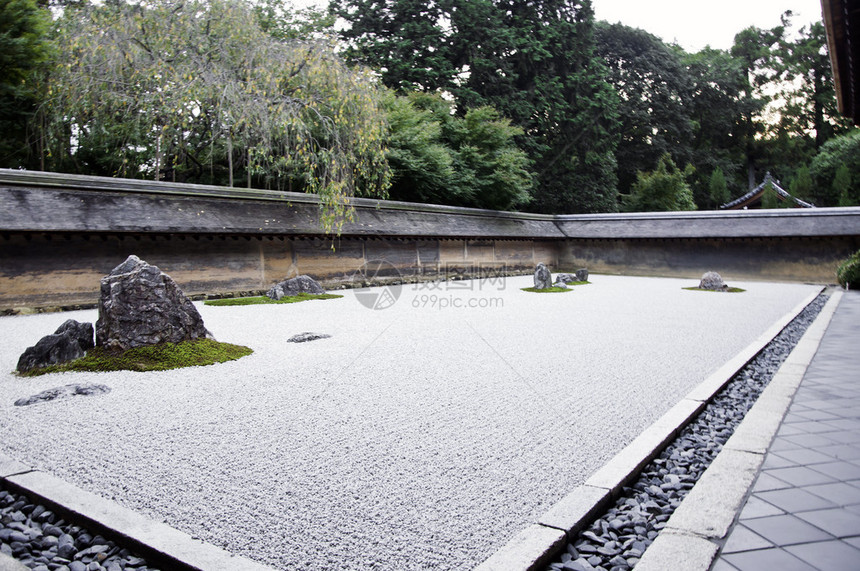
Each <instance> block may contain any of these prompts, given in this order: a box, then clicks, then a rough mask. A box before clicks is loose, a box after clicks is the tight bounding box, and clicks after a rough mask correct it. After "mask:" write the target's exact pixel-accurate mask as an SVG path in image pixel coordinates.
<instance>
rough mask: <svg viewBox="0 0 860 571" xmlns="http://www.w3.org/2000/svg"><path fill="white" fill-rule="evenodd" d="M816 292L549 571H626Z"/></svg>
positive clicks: (812, 309) (819, 301)
mask: <svg viewBox="0 0 860 571" xmlns="http://www.w3.org/2000/svg"><path fill="white" fill-rule="evenodd" d="M828 298H829V294H827V293H822V294H821V295H819V296H818V297H817V298H815V300H813V301H812V302H811V303H810V304H809V305H807V306H806V308H804V309H803V311H801V312H800V313H799V314H798V316H797V317H795V318H794V319H793V320H792V321H791V323H789V324H788V325H787V326H786V327H785V329H783V330H782V332H780V334H779V335H777V336H776V337H775V338H774V339H773V341H771V342H770V343H769V344H768V345H767V346H766V347H765V348H764V349H762V351H761V352H760V353H759V354H758V355H757V356H756V357H755V358H754V359H753V360H752V361H750V362H749V363H748V364H747V365H746V366H745V367H744V368H743V369H741V370H740V371H739V372H738V373H737V374H736V375H735V376H734V377H733V378H732V380H731V381H730V382H729V383H728V384H727V385H726V386H725V387H724V388H723V389H722V390H721V391H720V392H719V393H717V395H715V396H714V398H713V399H711V401H710V402H709V403H708V404H707V406H706V407H705V409H704V410H703V411H702V412H701V413H700V414H699V415H698V416H697V417H696V418H695V419H694V420H693V421H692V422H691V423H690V424H688V425H687V426H686V427H685V428H684V429H683V431H682V432H681V433H680V434H679V435H678V437H677V438H676V439H675V440H674V441H672V443H670V444H669V445H668V446H667V447H666V449H665V450H664V451H663V452H662V453H661V454H660V456H659V457H658V458H656V459H654V460H653V461H651V462H650V463H649V464H648V465H647V466H645V468H644V469H643V470H642V473H641V474H640V476H639V479H637V480H636V482H635V483H634V484H632V485H630V486H626V487H624V489H623V491H622V494H621V497H619V498H618V500H617V501H616V502H615V504H614V505H613V507H611V508H610V509H609V510H608V511H607V512H606V513H605V514H604V515H603V516H601V517H599V518H598V519H597V520H595V521H594V523H592V525H591V526H590V527H588V528H587V529H585V530H584V531H582V532H581V533H580V534H579V535H578V536H577V537H576V538H575V539H574V540H573V541H572V542H570V543H568V544H567V546H566V549H565V550H564V551H563V552H562V554H561V555H560V557H559V558H558V559H557V560H556V561H555V562H554V563H551V564H550V565H549V566H548V567H546V569H547V571H550V570H552V571H592V570H597V571H627V570H628V569H632V568H633V567H635V565H636V564H637V563H638V562H639V559H640V558H641V557H642V554H643V553H644V551H645V550H646V549H647V548H648V546H649V545H651V543H653V541H654V539H655V538H656V537H657V534H658V533H659V532H660V530H662V529H663V528H664V527H665V526H666V522H667V521H668V520H669V517H670V516H671V515H672V513H673V512H674V511H675V509H676V508H677V507H678V506H679V505H680V503H681V501H682V500H683V499H684V498H685V497H686V496H687V494H688V493H689V491H690V490H691V489H692V488H693V486H694V485H695V483H696V481H698V479H699V477H701V475H702V473H704V471H705V470H706V469H707V468H708V466H710V464H711V462H712V461H713V460H714V458H716V456H717V454H719V452H720V450H722V448H723V445H724V444H725V443H726V441H727V440H728V439H729V437H730V436H731V435H732V434H733V433H734V431H735V428H736V427H737V426H738V425H739V424H740V423H741V421H742V420H743V418H744V416H745V415H746V413H747V412H748V411H749V409H750V408H751V407H752V406H753V404H755V401H756V400H757V399H758V397H759V395H760V394H761V393H762V391H763V390H764V389H765V387H767V385H768V383H769V382H770V380H771V378H773V376H774V374H775V373H776V372H777V370H778V369H779V367H780V366H781V365H782V363H783V361H785V359H786V358H787V357H788V355H789V354H790V353H791V351H792V350H793V349H794V347H795V345H797V343H798V341H800V338H801V337H802V336H803V334H804V333H805V332H806V329H807V328H808V327H809V325H810V324H812V322H813V321H815V318H816V317H817V316H818V314H819V312H820V311H821V309H822V308H823V307H824V304H825V303H826V302H827V299H828Z"/></svg>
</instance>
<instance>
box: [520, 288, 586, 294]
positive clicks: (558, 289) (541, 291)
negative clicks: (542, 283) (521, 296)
mask: <svg viewBox="0 0 860 571" xmlns="http://www.w3.org/2000/svg"><path fill="white" fill-rule="evenodd" d="M520 289H522V290H523V291H530V292H532V293H562V292H566V291H573V290H572V289H570V288H566V287H555V286H553V287H548V288H546V289H537V288H535V287H524V288H520Z"/></svg>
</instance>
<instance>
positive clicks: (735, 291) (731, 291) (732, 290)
mask: <svg viewBox="0 0 860 571" xmlns="http://www.w3.org/2000/svg"><path fill="white" fill-rule="evenodd" d="M684 289H688V290H690V291H709V292H711V293H741V292H743V291H746V290H745V289H741V288H739V287H730V288H728V289H724V290H716V289H705V288H701V287H685V288H684Z"/></svg>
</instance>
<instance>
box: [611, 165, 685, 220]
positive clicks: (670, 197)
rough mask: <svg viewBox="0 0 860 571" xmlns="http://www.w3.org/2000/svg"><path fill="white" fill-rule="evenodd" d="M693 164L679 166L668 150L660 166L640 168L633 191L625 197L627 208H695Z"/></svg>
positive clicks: (665, 209)
mask: <svg viewBox="0 0 860 571" xmlns="http://www.w3.org/2000/svg"><path fill="white" fill-rule="evenodd" d="M691 171H692V168H691V167H688V168H687V169H685V170H684V171H681V170H680V169H678V167H677V166H676V165H675V163H674V161H672V157H671V156H670V155H669V154H668V153H667V154H665V155H663V156H662V157H660V160H659V162H658V163H657V168H656V170H654V171H652V172H640V173H639V174H638V176H637V178H636V183H635V184H634V185H633V188H632V191H631V193H630V194H629V195H627V196H625V197H624V202H623V205H624V210H625V211H627V212H664V211H672V210H695V209H696V204H695V202H693V191H692V190H690V186H689V185H688V184H687V177H688V176H689V175H690V174H692V173H691Z"/></svg>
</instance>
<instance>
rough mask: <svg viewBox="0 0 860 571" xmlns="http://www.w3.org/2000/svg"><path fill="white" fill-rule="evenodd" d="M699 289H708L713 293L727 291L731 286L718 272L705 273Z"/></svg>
mask: <svg viewBox="0 0 860 571" xmlns="http://www.w3.org/2000/svg"><path fill="white" fill-rule="evenodd" d="M699 289H707V290H711V291H725V290H727V289H729V286H727V285H726V283H725V282H724V281H723V278H722V276H720V274H718V273H717V272H705V274H704V275H703V276H702V279H701V281H699Z"/></svg>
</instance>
